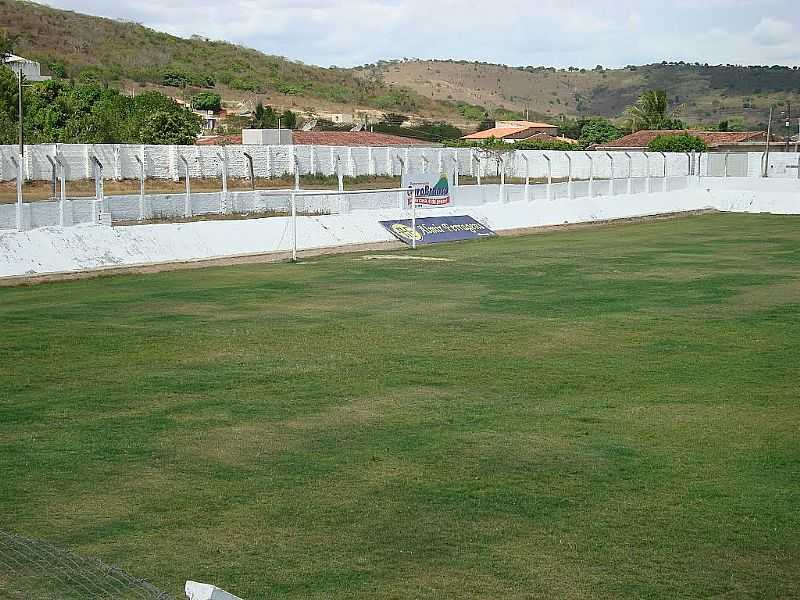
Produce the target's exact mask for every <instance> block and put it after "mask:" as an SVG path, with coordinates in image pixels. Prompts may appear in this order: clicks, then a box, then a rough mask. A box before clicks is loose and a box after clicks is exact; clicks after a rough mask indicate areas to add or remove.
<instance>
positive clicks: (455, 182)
mask: <svg viewBox="0 0 800 600" xmlns="http://www.w3.org/2000/svg"><path fill="white" fill-rule="evenodd" d="M451 158H452V159H453V187H458V154H456V155H455V156H452V157H451Z"/></svg>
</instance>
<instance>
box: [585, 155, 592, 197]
mask: <svg viewBox="0 0 800 600" xmlns="http://www.w3.org/2000/svg"><path fill="white" fill-rule="evenodd" d="M584 154H585V155H586V158H588V159H589V198H591V197H592V194H593V191H594V158H592V155H591V154H590V153H589V152H584Z"/></svg>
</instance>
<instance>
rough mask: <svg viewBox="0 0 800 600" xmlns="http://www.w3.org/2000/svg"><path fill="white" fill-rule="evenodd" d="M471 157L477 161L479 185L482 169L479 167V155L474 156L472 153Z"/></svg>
mask: <svg viewBox="0 0 800 600" xmlns="http://www.w3.org/2000/svg"><path fill="white" fill-rule="evenodd" d="M473 158H474V159H475V162H476V163H478V171H477V174H478V185H480V184H481V171H482V169H481V159H480V157H479V156H475V155H473Z"/></svg>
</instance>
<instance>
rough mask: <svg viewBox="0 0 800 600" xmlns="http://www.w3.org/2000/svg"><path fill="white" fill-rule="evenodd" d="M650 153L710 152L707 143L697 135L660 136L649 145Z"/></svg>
mask: <svg viewBox="0 0 800 600" xmlns="http://www.w3.org/2000/svg"><path fill="white" fill-rule="evenodd" d="M647 150H648V151H650V152H691V151H692V150H696V151H698V152H705V151H706V150H708V146H707V145H706V143H705V142H704V141H703V140H702V139H701V138H699V137H697V136H695V135H688V134H681V135H659V136H658V137H656V138H653V140H652V141H651V142H650V143H649V144H647Z"/></svg>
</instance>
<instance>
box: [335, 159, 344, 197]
mask: <svg viewBox="0 0 800 600" xmlns="http://www.w3.org/2000/svg"><path fill="white" fill-rule="evenodd" d="M336 179H337V180H338V182H339V191H340V192H343V191H344V173H342V157H341V155H340V154H337V155H336Z"/></svg>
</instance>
